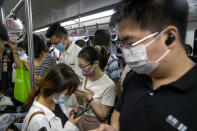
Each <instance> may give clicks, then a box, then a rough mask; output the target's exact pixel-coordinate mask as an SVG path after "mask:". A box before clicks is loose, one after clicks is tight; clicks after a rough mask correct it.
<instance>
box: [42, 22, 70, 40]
mask: <svg viewBox="0 0 197 131" xmlns="http://www.w3.org/2000/svg"><path fill="white" fill-rule="evenodd" d="M64 34H65V35H68V31H67V30H66V29H65V28H64V27H62V26H61V25H60V23H54V24H52V25H51V26H50V27H49V29H48V30H47V32H46V37H47V38H51V37H52V36H53V35H55V36H56V37H58V38H59V37H62V36H63V35H64Z"/></svg>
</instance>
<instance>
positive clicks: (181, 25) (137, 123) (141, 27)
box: [95, 0, 197, 131]
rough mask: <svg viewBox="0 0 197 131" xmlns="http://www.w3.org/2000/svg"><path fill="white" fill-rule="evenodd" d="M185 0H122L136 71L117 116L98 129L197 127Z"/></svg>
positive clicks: (127, 49)
mask: <svg viewBox="0 0 197 131" xmlns="http://www.w3.org/2000/svg"><path fill="white" fill-rule="evenodd" d="M187 16H188V4H187V2H186V0H123V1H122V3H121V4H120V6H119V7H118V8H117V10H116V13H115V14H114V15H113V16H112V20H114V21H115V22H118V23H119V37H120V40H121V41H122V43H123V48H122V51H123V54H124V58H125V61H126V63H127V64H128V66H129V67H130V68H131V69H132V70H133V72H132V73H129V75H127V78H126V80H125V81H124V84H123V88H124V90H123V93H122V95H121V97H120V100H119V102H118V103H117V105H116V108H115V111H114V113H113V115H112V120H111V127H110V126H108V125H101V126H100V128H99V129H95V131H119V130H120V131H196V130H197V124H196V120H197V111H196V110H197V103H196V99H197V95H196V94H197V82H196V80H195V79H196V78H197V66H196V63H195V61H194V60H192V59H190V58H189V57H188V56H187V54H186V52H185V50H184V43H185V34H186V25H187Z"/></svg>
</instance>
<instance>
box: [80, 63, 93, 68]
mask: <svg viewBox="0 0 197 131" xmlns="http://www.w3.org/2000/svg"><path fill="white" fill-rule="evenodd" d="M89 65H91V63H89V64H87V65H85V66H82V65H78V66H79V68H80V69H84V68H86V67H87V66H89Z"/></svg>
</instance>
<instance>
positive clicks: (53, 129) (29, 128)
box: [22, 64, 80, 131]
mask: <svg viewBox="0 0 197 131" xmlns="http://www.w3.org/2000/svg"><path fill="white" fill-rule="evenodd" d="M78 85H79V78H78V76H77V75H76V74H75V73H74V71H73V70H72V69H71V68H70V67H69V66H67V65H65V64H58V65H56V66H54V67H52V68H51V69H50V70H49V71H48V72H47V74H46V75H45V77H44V78H43V79H42V81H41V84H40V87H39V88H34V89H33V91H32V92H31V94H30V95H29V98H28V101H27V102H26V109H27V110H28V113H27V115H26V117H25V119H24V122H23V127H22V131H38V130H39V129H41V128H46V130H47V131H78V128H77V127H76V126H75V125H76V124H77V123H78V121H79V119H80V117H79V118H77V119H74V115H71V116H70V118H69V120H68V121H67V122H66V123H65V125H62V121H61V119H60V118H59V117H57V116H55V114H54V113H53V111H54V110H55V105H56V104H63V103H65V102H66V101H68V100H69V97H70V96H71V94H73V93H74V92H75V91H76V89H77V87H78Z"/></svg>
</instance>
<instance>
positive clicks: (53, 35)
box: [46, 23, 83, 82]
mask: <svg viewBox="0 0 197 131" xmlns="http://www.w3.org/2000/svg"><path fill="white" fill-rule="evenodd" d="M46 36H47V37H48V38H50V42H51V43H52V44H54V45H55V47H56V48H57V49H58V50H59V51H60V57H59V62H60V63H65V64H67V65H69V66H70V67H71V68H72V69H73V70H74V71H75V73H76V74H77V75H78V76H79V79H80V81H81V82H82V81H83V76H82V73H81V70H80V69H79V67H78V59H77V56H78V54H79V52H80V50H81V48H80V47H79V46H77V45H75V41H71V40H70V39H69V36H68V32H67V30H66V29H65V28H64V27H62V26H60V24H59V23H55V24H53V25H51V26H50V27H49V29H48V30H47V32H46Z"/></svg>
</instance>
